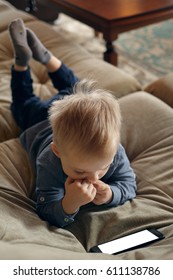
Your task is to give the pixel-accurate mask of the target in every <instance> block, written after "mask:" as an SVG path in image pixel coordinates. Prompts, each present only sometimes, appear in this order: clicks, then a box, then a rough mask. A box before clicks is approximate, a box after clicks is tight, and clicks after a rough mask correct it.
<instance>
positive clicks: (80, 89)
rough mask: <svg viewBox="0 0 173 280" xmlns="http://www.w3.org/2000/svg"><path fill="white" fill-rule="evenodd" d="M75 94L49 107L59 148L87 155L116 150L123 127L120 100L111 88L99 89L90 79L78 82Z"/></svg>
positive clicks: (55, 139) (56, 143) (54, 136)
mask: <svg viewBox="0 0 173 280" xmlns="http://www.w3.org/2000/svg"><path fill="white" fill-rule="evenodd" d="M73 93H74V94H72V95H69V96H67V97H65V98H64V99H62V100H59V101H55V102H54V103H53V104H52V106H51V108H50V112H49V113H50V114H49V118H50V123H51V125H52V129H53V141H54V144H55V145H56V147H57V148H58V149H59V150H60V149H63V150H65V148H66V147H68V148H73V149H74V148H75V147H76V148H77V149H78V151H79V152H82V153H85V154H87V155H88V154H91V153H92V154H93V153H94V154H100V155H103V154H105V153H106V154H107V153H109V152H110V153H112V152H113V151H114V152H115V151H116V149H117V148H118V144H119V141H120V128H121V114H120V108H119V104H118V101H117V100H116V99H115V97H114V96H113V95H112V94H111V93H109V92H108V91H105V90H102V89H96V88H95V83H94V82H93V81H89V80H82V81H80V82H78V83H77V84H76V85H75V87H74V91H73Z"/></svg>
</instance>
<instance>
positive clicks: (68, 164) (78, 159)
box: [53, 149, 116, 183]
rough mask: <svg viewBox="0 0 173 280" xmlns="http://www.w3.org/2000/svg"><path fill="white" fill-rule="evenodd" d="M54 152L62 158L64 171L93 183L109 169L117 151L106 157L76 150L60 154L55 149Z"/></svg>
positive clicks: (75, 178)
mask: <svg viewBox="0 0 173 280" xmlns="http://www.w3.org/2000/svg"><path fill="white" fill-rule="evenodd" d="M53 151H54V153H55V154H56V155H57V156H58V157H59V158H60V159H61V164H62V168H63V171H64V173H65V174H66V175H67V176H68V177H70V178H72V179H74V180H77V179H86V180H88V181H89V182H91V183H94V182H96V181H97V180H99V179H101V178H102V177H103V176H104V175H105V174H106V172H107V171H108V169H109V167H110V164H111V163H112V161H113V159H114V156H115V153H116V151H115V153H113V154H112V155H111V156H110V155H109V156H106V157H105V158H103V157H100V156H86V155H81V154H80V153H78V152H77V151H76V150H74V151H72V150H70V151H68V152H67V151H66V153H65V154H64V153H62V155H60V154H59V153H57V152H56V151H55V150H54V149H53Z"/></svg>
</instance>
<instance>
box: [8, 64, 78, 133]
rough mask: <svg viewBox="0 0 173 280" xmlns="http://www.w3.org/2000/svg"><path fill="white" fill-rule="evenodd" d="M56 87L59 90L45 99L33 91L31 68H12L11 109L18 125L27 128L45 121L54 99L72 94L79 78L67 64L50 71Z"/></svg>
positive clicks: (23, 128)
mask: <svg viewBox="0 0 173 280" xmlns="http://www.w3.org/2000/svg"><path fill="white" fill-rule="evenodd" d="M48 74H49V77H50V79H51V81H52V83H53V85H54V87H55V88H56V89H57V90H58V91H59V93H57V94H56V95H54V96H53V97H52V98H50V99H49V100H46V101H43V100H41V99H40V98H39V97H37V96H36V95H35V94H34V92H33V86H32V82H33V81H32V78H31V74H30V68H29V67H28V69H27V70H26V71H22V72H20V71H15V70H14V67H12V70H11V90H12V104H11V111H12V113H13V116H14V118H15V120H16V122H17V124H18V126H19V127H20V128H21V129H22V130H25V129H27V128H28V127H30V126H32V125H34V124H36V123H38V122H41V121H44V120H46V119H47V117H48V110H49V107H50V105H51V104H52V102H53V101H54V100H59V99H62V98H64V96H65V95H69V94H72V89H73V86H74V84H75V83H76V82H77V81H78V78H77V77H76V76H75V75H74V73H73V71H72V70H70V69H69V68H68V67H67V66H66V65H65V64H63V63H62V65H61V67H60V68H59V69H58V70H57V71H55V72H53V73H48Z"/></svg>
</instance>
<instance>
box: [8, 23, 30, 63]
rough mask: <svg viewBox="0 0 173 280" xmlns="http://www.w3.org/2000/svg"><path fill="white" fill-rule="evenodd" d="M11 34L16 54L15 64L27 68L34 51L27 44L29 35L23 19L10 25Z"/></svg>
mask: <svg viewBox="0 0 173 280" xmlns="http://www.w3.org/2000/svg"><path fill="white" fill-rule="evenodd" d="M9 34H10V38H11V41H12V44H13V49H14V53H15V63H16V64H17V65H20V66H27V64H28V62H29V60H30V58H31V57H32V51H31V50H30V47H29V46H28V43H27V34H26V29H25V25H24V23H23V21H22V19H20V18H19V19H16V20H14V21H12V22H11V23H10V25H9Z"/></svg>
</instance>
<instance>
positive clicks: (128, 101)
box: [0, 1, 173, 259]
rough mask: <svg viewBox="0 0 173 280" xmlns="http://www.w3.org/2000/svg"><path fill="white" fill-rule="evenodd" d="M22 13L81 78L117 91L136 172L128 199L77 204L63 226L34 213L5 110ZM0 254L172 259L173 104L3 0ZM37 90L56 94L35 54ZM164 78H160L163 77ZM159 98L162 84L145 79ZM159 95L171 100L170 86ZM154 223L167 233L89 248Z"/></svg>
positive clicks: (30, 176) (25, 164)
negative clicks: (131, 244) (105, 249)
mask: <svg viewBox="0 0 173 280" xmlns="http://www.w3.org/2000/svg"><path fill="white" fill-rule="evenodd" d="M17 17H20V18H22V19H23V20H24V21H25V23H26V25H27V26H28V27H29V28H31V29H33V30H34V31H35V32H36V34H37V35H38V36H39V38H40V39H41V41H42V42H43V43H44V44H45V45H46V47H47V48H49V49H50V50H51V51H52V52H53V53H54V54H55V55H56V56H58V57H59V58H60V59H62V60H63V61H64V62H65V63H66V64H67V65H68V66H70V67H71V68H72V69H73V70H74V71H75V73H76V74H77V75H78V76H79V77H80V78H83V77H92V78H94V79H95V80H97V81H98V82H99V84H100V86H101V87H104V88H106V89H109V90H111V91H112V92H113V93H114V94H115V95H116V96H117V97H118V98H120V105H121V110H122V115H123V127H122V144H123V145H124V147H125V149H126V151H127V154H128V157H129V159H130V161H131V164H132V167H133V168H134V170H135V173H136V175H137V185H138V192H137V197H136V198H135V199H134V200H133V201H128V202H126V203H125V204H124V205H122V206H119V207H116V208H112V209H109V210H108V209H104V208H103V209H102V210H101V211H98V209H97V207H94V208H91V209H89V210H88V211H86V210H85V211H83V212H82V211H81V212H80V214H78V216H77V219H76V220H75V222H74V223H72V224H71V225H69V226H68V227H67V228H65V229H60V228H56V227H53V226H51V225H49V224H48V223H47V222H45V221H42V220H41V219H40V218H39V217H38V216H37V214H36V212H35V201H34V199H33V193H34V182H35V177H34V173H33V170H32V166H31V163H30V160H29V158H28V156H27V154H26V152H25V150H24V149H23V148H22V146H21V144H20V142H19V139H18V135H19V133H20V130H19V128H18V127H17V125H16V123H15V121H14V119H13V117H12V115H11V112H10V102H11V94H10V69H11V65H12V63H13V51H12V47H11V44H10V40H9V37H8V32H7V27H8V24H9V22H10V21H11V20H13V19H15V18H17ZM0 18H1V24H0V142H1V143H0V237H1V241H0V259H172V258H173V167H172V162H173V160H172V159H173V111H172V108H171V107H170V106H168V105H167V104H166V103H165V102H163V101H161V100H160V99H158V98H156V97H155V96H152V95H151V94H149V93H147V92H146V91H142V90H141V87H140V85H139V83H138V82H137V81H136V80H135V79H134V78H133V77H131V76H130V75H128V74H126V73H124V72H122V71H120V70H119V69H118V68H116V67H114V66H112V65H110V64H108V63H106V62H104V61H101V60H98V59H96V58H94V57H93V56H91V55H90V54H89V53H88V52H87V51H85V50H84V49H83V48H81V47H80V46H78V45H76V44H75V43H74V42H70V41H67V40H65V39H64V38H63V37H62V36H60V35H59V34H58V33H56V32H55V31H53V30H52V28H51V26H49V25H48V24H46V23H44V22H41V21H39V20H38V19H36V18H34V17H33V16H30V15H29V14H26V13H24V12H21V11H19V10H16V9H15V8H14V7H12V6H11V5H10V4H9V3H8V2H6V1H0ZM31 68H32V77H33V80H34V88H35V92H36V94H37V95H39V96H40V97H41V98H43V99H46V98H48V97H50V96H51V95H52V94H54V92H55V91H54V90H53V87H52V85H51V83H50V81H49V79H48V76H47V74H46V71H45V69H44V67H43V66H41V65H40V64H38V63H36V62H34V61H32V62H31ZM161 84H162V85H163V84H164V83H162V81H161ZM151 87H152V93H153V94H156V95H157V96H159V97H160V98H163V92H164V88H161V92H160V91H159V89H160V88H158V87H157V84H156V87H155V86H153V85H150V87H148V90H150V89H151ZM164 99H165V101H166V102H167V103H169V105H171V103H170V102H172V96H171V90H170V89H168V94H167V95H166V97H165V96H164ZM147 227H152V228H157V229H159V230H160V231H161V232H162V233H163V234H164V235H165V239H164V240H162V241H159V242H157V243H154V244H152V245H150V246H148V247H145V248H141V249H136V250H133V251H130V252H126V253H122V254H119V255H116V256H114V255H108V254H94V253H89V250H90V248H91V247H92V246H94V245H96V244H98V243H102V242H105V241H108V240H112V239H114V238H118V237H121V236H124V235H127V234H129V233H133V232H136V231H139V230H141V229H144V228H147Z"/></svg>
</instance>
